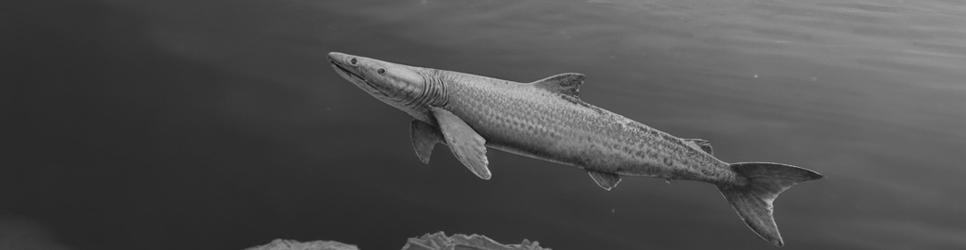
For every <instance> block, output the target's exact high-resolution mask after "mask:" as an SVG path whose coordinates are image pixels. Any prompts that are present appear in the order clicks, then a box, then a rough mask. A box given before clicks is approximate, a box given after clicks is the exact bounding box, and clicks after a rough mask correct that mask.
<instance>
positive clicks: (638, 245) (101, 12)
mask: <svg viewBox="0 0 966 250" xmlns="http://www.w3.org/2000/svg"><path fill="white" fill-rule="evenodd" d="M6 5H7V6H5V7H3V8H2V10H0V13H2V15H0V16H2V17H3V18H4V19H5V20H4V21H3V22H0V28H2V30H3V34H4V35H2V36H0V41H2V45H3V46H2V48H0V52H2V54H0V55H2V58H3V60H4V61H7V62H8V63H6V65H7V66H5V67H4V69H3V71H2V72H4V73H3V74H2V75H3V76H2V78H0V79H3V83H4V84H3V93H5V94H8V95H7V96H8V97H6V98H4V102H5V103H6V105H3V106H4V110H5V111H4V118H5V119H4V122H3V123H4V124H5V125H6V126H4V127H6V129H4V135H3V137H2V138H3V139H2V141H3V144H4V147H5V148H6V149H5V150H4V151H3V153H4V156H3V157H2V158H0V159H2V162H0V164H2V167H0V197H2V200H0V211H3V212H2V215H0V247H6V248H15V247H18V246H19V247H22V246H26V245H31V244H37V245H43V246H45V247H51V248H59V249H239V248H243V247H247V246H252V245H256V244H261V243H265V242H267V241H269V240H271V239H273V238H294V239H300V240H312V239H329V240H339V241H342V242H348V243H354V244H358V245H360V247H361V248H362V249H398V248H399V247H401V246H402V245H403V243H404V241H405V239H406V238H407V237H412V236H417V235H421V234H423V233H426V232H434V231H439V230H445V231H447V232H451V233H483V234H487V235H489V236H490V237H492V238H494V239H497V240H500V241H503V242H519V241H520V240H522V239H523V238H529V239H535V240H538V241H540V242H542V243H543V245H546V246H551V247H554V248H555V249H707V248H712V247H714V248H723V249H772V247H771V246H770V245H769V244H767V243H766V242H764V241H761V240H759V239H758V238H757V237H756V236H754V235H753V233H751V232H750V231H749V230H748V229H746V228H745V226H744V225H743V224H742V223H741V222H740V221H739V219H738V218H737V217H736V216H735V213H734V212H733V211H732V210H731V208H730V207H728V205H727V203H726V202H725V201H724V199H723V198H722V197H721V196H720V195H719V194H718V192H717V191H716V189H715V188H714V187H712V186H710V185H707V184H703V183H695V182H674V183H672V184H671V185H668V184H665V183H664V182H663V181H662V180H656V179H648V178H630V179H626V180H625V181H624V182H623V183H622V184H621V185H620V187H618V188H617V189H616V190H615V191H612V192H605V191H602V190H601V189H600V188H598V187H596V186H595V184H594V183H593V182H592V181H591V180H590V179H589V178H588V177H587V175H586V174H584V173H583V172H582V171H579V170H577V169H574V168H569V167H560V166H557V165H554V164H551V163H547V162H541V161H538V160H532V159H527V158H523V157H519V156H515V155H510V154H507V153H503V152H496V151H493V152H491V153H490V154H489V157H490V162H491V170H492V171H493V174H494V178H493V179H492V180H491V181H481V180H479V179H477V178H476V177H475V176H473V175H472V174H470V173H469V172H468V171H466V169H465V168H464V167H462V166H460V165H459V163H458V162H456V161H455V160H454V159H453V157H452V156H451V155H450V153H449V152H448V151H447V150H445V149H444V148H438V149H437V150H436V152H435V155H434V158H433V162H432V164H431V166H430V167H426V166H422V165H420V164H419V163H418V162H417V160H416V157H415V155H414V154H413V152H412V149H411V147H410V142H409V135H408V124H409V121H410V119H411V118H409V117H407V116H406V115H405V114H403V113H402V112H398V111H396V110H394V109H392V108H390V107H388V106H386V105H384V104H382V103H380V102H378V101H376V100H375V99H373V98H371V97H369V96H368V95H366V94H365V93H363V92H362V91H360V90H358V89H356V88H355V87H354V86H352V85H351V84H349V83H348V82H346V81H344V80H342V79H340V78H339V77H338V76H337V75H336V74H335V73H334V72H332V70H331V68H330V67H329V66H328V62H327V61H326V58H325V53H327V52H329V51H342V52H347V53H353V54H360V55H365V56H371V57H375V58H381V59H385V60H390V61H396V62H401V63H406V64H411V65H420V66H427V67H435V68H443V69H450V70H456V71H463V72H470V73H476V74H482V75H487V76H493V77H499V78H504V79H511V80H517V81H530V80H535V79H539V78H542V77H545V76H548V75H551V74H556V73H561V72H581V73H585V74H587V75H588V82H587V83H586V84H585V85H584V86H583V88H582V91H581V93H582V96H583V99H584V100H586V101H588V102H590V103H594V104H596V105H599V106H601V107H604V108H607V109H610V110H613V111H615V112H617V113H620V114H623V115H625V116H627V117H630V118H633V119H636V120H639V121H642V122H644V123H646V124H649V125H651V126H654V127H657V128H659V129H662V130H665V131H668V132H671V133H673V134H676V135H678V136H682V137H695V138H705V139H708V140H711V141H712V142H713V144H714V146H715V153H716V155H717V156H718V157H719V158H721V159H723V160H725V161H732V162H736V161H774V162H783V163H790V164H795V165H799V166H803V167H807V168H811V169H815V170H817V171H820V172H822V173H823V174H825V175H826V178H825V179H823V180H821V181H817V182H811V183H807V184H803V185H800V186H798V187H796V188H793V189H792V190H790V191H788V192H786V193H785V194H784V195H783V196H782V197H781V198H779V199H778V201H777V203H776V217H777V220H778V224H779V225H780V227H781V229H782V233H783V235H784V236H785V241H786V243H787V246H786V249H957V248H958V249H963V248H966V198H964V196H963V194H964V193H966V182H964V181H963V179H964V178H966V165H964V162H966V129H964V128H966V4H964V2H962V1H950V0H923V1H901V0H899V1H886V0H882V1H873V0H849V1H840V0H828V1H821V0H804V1H759V0H747V1H745V0H715V1H710V0H704V1H697V0H673V1H672V0H655V1H632V0H613V1H608V0H589V1H569V0H568V1H560V0H536V1H510V0H505V1H497V0H493V1H485V0H473V1H470V0H454V1H441V0H422V1H420V0H404V1H359V0H344V1H323V0H316V1H309V0H281V1H253V0H243V1H154V2H149V1H33V2H27V1H24V2H18V3H13V2H12V3H8V4H6Z"/></svg>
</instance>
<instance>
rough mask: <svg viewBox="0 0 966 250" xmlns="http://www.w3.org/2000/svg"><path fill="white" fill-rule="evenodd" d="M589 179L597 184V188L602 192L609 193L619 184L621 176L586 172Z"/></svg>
mask: <svg viewBox="0 0 966 250" xmlns="http://www.w3.org/2000/svg"><path fill="white" fill-rule="evenodd" d="M587 174H588V175H590V178H591V179H594V182H596V183H597V186H600V188H603V189H604V190H607V191H610V190H611V189H613V188H615V187H617V184H619V183H621V176H620V175H617V174H612V173H604V172H598V171H590V170H589V171H587Z"/></svg>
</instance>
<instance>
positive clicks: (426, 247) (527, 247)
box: [402, 232, 551, 250]
mask: <svg viewBox="0 0 966 250" xmlns="http://www.w3.org/2000/svg"><path fill="white" fill-rule="evenodd" d="M458 249H484V250H551V249H550V248H542V247H540V243H539V242H536V241H533V242H531V241H530V240H527V239H524V240H523V242H522V243H520V244H511V245H503V244H500V243H498V242H496V241H495V240H492V239H490V238H489V237H486V236H483V235H477V234H473V235H469V236H467V235H465V234H454V235H453V236H450V237H447V236H446V234H445V233H443V232H437V233H434V234H426V235H423V236H422V237H419V238H409V241H408V242H406V245H405V246H403V248H402V250H458Z"/></svg>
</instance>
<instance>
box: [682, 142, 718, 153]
mask: <svg viewBox="0 0 966 250" xmlns="http://www.w3.org/2000/svg"><path fill="white" fill-rule="evenodd" d="M684 142H685V143H687V144H688V146H691V147H693V148H695V149H700V150H701V151H704V152H705V153H708V154H714V151H713V150H711V142H710V141H708V140H705V139H684Z"/></svg>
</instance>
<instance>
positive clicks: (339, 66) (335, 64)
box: [329, 59, 382, 92]
mask: <svg viewBox="0 0 966 250" xmlns="http://www.w3.org/2000/svg"><path fill="white" fill-rule="evenodd" d="M329 63H331V64H332V66H333V67H334V68H336V70H338V71H340V72H341V73H342V75H345V76H349V77H350V78H353V79H355V80H358V81H360V82H363V83H365V84H366V86H369V88H372V89H374V90H376V91H379V88H376V86H375V85H373V84H372V83H371V82H369V81H368V80H366V78H365V77H362V76H361V75H359V74H356V73H355V72H352V70H349V69H347V68H345V67H343V66H342V64H339V62H336V61H335V60H332V59H329ZM379 92H382V91H379Z"/></svg>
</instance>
